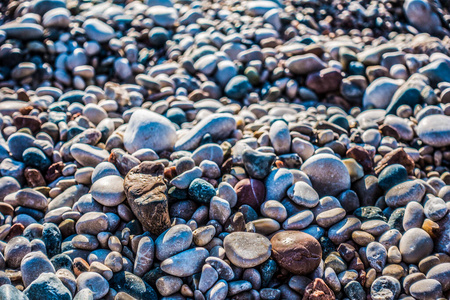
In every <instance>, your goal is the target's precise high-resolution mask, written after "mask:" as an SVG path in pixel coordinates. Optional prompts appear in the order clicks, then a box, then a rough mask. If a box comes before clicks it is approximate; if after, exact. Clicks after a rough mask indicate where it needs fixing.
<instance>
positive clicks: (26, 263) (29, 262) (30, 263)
mask: <svg viewBox="0 0 450 300" xmlns="http://www.w3.org/2000/svg"><path fill="white" fill-rule="evenodd" d="M20 271H21V272H22V280H23V282H24V284H25V286H29V285H30V284H31V283H32V282H33V281H34V280H35V279H37V278H38V277H39V275H41V274H42V273H55V268H54V267H53V265H52V263H51V262H50V260H49V259H48V258H47V256H46V255H45V254H43V253H42V252H40V251H37V252H31V253H28V254H27V255H25V257H24V258H23V260H22V263H21V264H20Z"/></svg>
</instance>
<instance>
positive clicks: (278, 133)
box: [269, 121, 291, 154]
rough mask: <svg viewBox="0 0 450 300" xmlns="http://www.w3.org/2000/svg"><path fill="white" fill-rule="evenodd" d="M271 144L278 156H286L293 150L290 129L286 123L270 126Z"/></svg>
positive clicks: (277, 122)
mask: <svg viewBox="0 0 450 300" xmlns="http://www.w3.org/2000/svg"><path fill="white" fill-rule="evenodd" d="M269 137H270V142H271V143H272V147H273V148H274V149H275V153H277V154H285V153H288V152H289V151H290V150H291V136H290V134H289V128H288V126H287V124H286V122H284V121H276V122H275V123H273V124H272V126H270V131H269Z"/></svg>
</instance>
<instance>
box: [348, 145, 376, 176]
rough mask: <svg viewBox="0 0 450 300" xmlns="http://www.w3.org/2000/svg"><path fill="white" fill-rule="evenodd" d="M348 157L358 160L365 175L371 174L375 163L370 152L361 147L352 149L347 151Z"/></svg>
mask: <svg viewBox="0 0 450 300" xmlns="http://www.w3.org/2000/svg"><path fill="white" fill-rule="evenodd" d="M346 155H347V157H349V158H353V159H354V160H356V161H357V162H358V163H359V164H360V165H361V166H362V167H363V168H364V173H371V172H372V168H373V161H372V158H371V157H370V154H369V152H367V150H366V149H364V148H363V147H361V146H355V147H351V148H350V149H348V150H347V153H346Z"/></svg>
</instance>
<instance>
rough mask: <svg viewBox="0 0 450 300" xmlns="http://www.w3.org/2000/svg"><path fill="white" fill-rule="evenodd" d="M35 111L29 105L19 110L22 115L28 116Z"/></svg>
mask: <svg viewBox="0 0 450 300" xmlns="http://www.w3.org/2000/svg"><path fill="white" fill-rule="evenodd" d="M33 109H34V107H33V106H31V105H29V106H23V107H22V108H20V109H19V112H20V113H21V114H22V115H28V114H29V113H30V112H31V111H32V110H33Z"/></svg>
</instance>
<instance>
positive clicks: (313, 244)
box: [270, 230, 322, 275]
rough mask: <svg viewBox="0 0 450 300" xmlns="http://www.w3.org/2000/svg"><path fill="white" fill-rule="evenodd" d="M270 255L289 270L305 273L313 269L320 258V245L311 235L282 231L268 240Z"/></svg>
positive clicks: (300, 273) (295, 272)
mask: <svg viewBox="0 0 450 300" xmlns="http://www.w3.org/2000/svg"><path fill="white" fill-rule="evenodd" d="M270 242H271V243H272V257H273V259H274V260H275V261H276V262H277V263H278V265H279V266H280V267H282V268H284V269H286V270H288V271H289V272H292V273H294V274H298V275H306V274H309V273H311V272H312V271H314V270H315V269H316V268H317V267H318V266H319V264H320V261H321V259H322V247H321V246H320V244H319V242H318V241H317V240H316V239H315V238H314V237H312V236H311V235H309V234H307V233H304V232H301V231H291V230H289V231H282V232H279V233H277V234H275V235H274V236H273V237H272V239H271V240H270Z"/></svg>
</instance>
